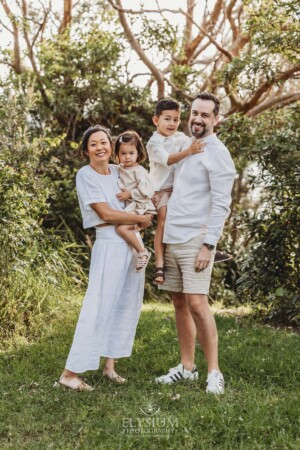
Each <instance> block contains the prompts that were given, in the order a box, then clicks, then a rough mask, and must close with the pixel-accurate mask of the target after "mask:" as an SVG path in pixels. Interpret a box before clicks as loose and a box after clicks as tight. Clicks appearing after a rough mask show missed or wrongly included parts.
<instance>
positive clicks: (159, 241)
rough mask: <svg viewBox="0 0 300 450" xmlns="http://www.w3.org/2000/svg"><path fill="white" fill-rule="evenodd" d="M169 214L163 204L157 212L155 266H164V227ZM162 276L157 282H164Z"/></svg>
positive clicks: (156, 279) (157, 278)
mask: <svg viewBox="0 0 300 450" xmlns="http://www.w3.org/2000/svg"><path fill="white" fill-rule="evenodd" d="M166 215H167V207H166V206H162V207H161V208H159V210H158V212H157V229H156V233H155V236H154V250H155V267H164V251H165V244H164V243H163V234H164V227H165V221H166ZM163 281H164V280H163V278H162V277H156V278H155V282H156V283H158V284H160V283H163Z"/></svg>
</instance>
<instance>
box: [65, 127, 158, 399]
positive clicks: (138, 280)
mask: <svg viewBox="0 0 300 450" xmlns="http://www.w3.org/2000/svg"><path fill="white" fill-rule="evenodd" d="M82 153H83V154H84V155H85V156H87V157H88V159H89V164H88V165H86V166H84V167H82V168H81V169H80V170H79V171H78V173H77V176H76V188H77V193H78V198H79V204H80V209H81V213H82V218H83V227H84V228H90V227H93V226H95V227H96V241H95V244H94V246H93V250H92V258H91V266H90V274H89V284H88V289H87V292H86V295H85V298H84V302H83V305H82V309H81V312H80V316H79V320H78V323H77V327H76V332H75V336H74V340H73V344H72V347H71V350H70V353H69V356H68V359H67V363H66V368H65V370H64V371H63V374H62V375H61V377H60V380H59V382H60V384H62V385H64V386H67V387H69V388H71V389H77V390H86V391H90V390H92V389H93V388H92V387H91V386H89V385H88V384H86V383H85V382H84V381H82V380H81V378H79V377H78V373H82V372H85V371H87V370H97V369H98V368H99V363H100V356H103V357H105V358H106V360H105V366H104V371H103V375H104V376H106V377H108V378H110V379H112V380H114V381H116V382H118V383H123V382H124V381H126V380H125V379H124V378H122V377H120V376H119V375H118V374H117V373H116V371H115V367H114V359H115V358H121V357H125V356H130V355H131V351H132V346H133V341H134V336H135V330H136V326H137V323H138V319H139V315H140V309H141V304H142V298H143V290H144V274H143V273H138V272H137V271H136V269H135V257H134V254H133V250H132V248H131V247H130V246H129V245H128V244H127V243H126V242H125V241H124V240H123V239H122V238H121V237H120V236H119V235H118V234H117V233H116V230H115V226H114V225H115V224H124V225H132V224H139V225H140V227H142V228H147V227H148V226H150V225H151V218H152V217H151V215H149V214H146V215H143V216H141V215H137V214H128V213H126V212H123V211H122V209H123V208H124V206H125V205H124V202H122V201H120V200H119V199H118V197H119V188H118V168H117V166H115V165H113V164H109V159H110V157H111V154H112V140H111V136H110V134H109V131H108V130H107V129H106V128H104V127H102V126H100V125H96V126H94V127H90V128H89V129H88V130H87V131H86V132H85V133H84V135H83V138H82Z"/></svg>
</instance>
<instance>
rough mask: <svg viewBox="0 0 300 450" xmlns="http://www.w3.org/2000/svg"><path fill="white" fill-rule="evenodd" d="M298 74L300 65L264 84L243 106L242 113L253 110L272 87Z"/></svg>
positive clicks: (280, 73)
mask: <svg viewBox="0 0 300 450" xmlns="http://www.w3.org/2000/svg"><path fill="white" fill-rule="evenodd" d="M297 72H300V64H297V65H296V66H294V67H292V68H291V69H289V70H287V71H285V72H279V73H278V74H277V76H275V77H274V78H273V79H271V80H267V81H265V82H264V83H262V84H261V85H260V87H259V88H258V89H257V90H256V92H255V93H254V95H253V96H252V98H251V99H250V100H249V101H248V102H245V103H244V104H243V106H242V108H241V111H242V112H244V113H246V112H248V111H250V110H251V109H253V108H254V107H255V106H256V105H257V103H258V101H259V99H260V97H261V96H262V94H264V92H266V91H267V90H268V89H269V88H270V87H271V86H273V85H274V84H275V83H278V82H280V81H286V80H288V79H289V78H292V76H293V75H294V74H295V73H297Z"/></svg>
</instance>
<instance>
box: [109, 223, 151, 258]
mask: <svg viewBox="0 0 300 450" xmlns="http://www.w3.org/2000/svg"><path fill="white" fill-rule="evenodd" d="M116 232H117V233H118V235H119V236H121V238H123V239H124V241H126V242H127V244H129V245H130V246H131V247H133V248H134V250H135V251H136V252H137V253H142V252H144V251H145V248H144V247H143V246H142V245H141V243H140V242H139V240H138V238H137V235H136V233H135V229H134V225H116Z"/></svg>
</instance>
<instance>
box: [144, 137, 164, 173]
mask: <svg viewBox="0 0 300 450" xmlns="http://www.w3.org/2000/svg"><path fill="white" fill-rule="evenodd" d="M146 148H147V152H148V156H149V161H150V162H154V163H157V164H160V165H162V166H164V167H167V166H168V159H169V156H170V155H169V153H168V152H167V150H166V149H165V148H164V146H163V144H162V143H159V142H155V141H154V140H151V139H150V141H149V142H148V144H147V145H146Z"/></svg>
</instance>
